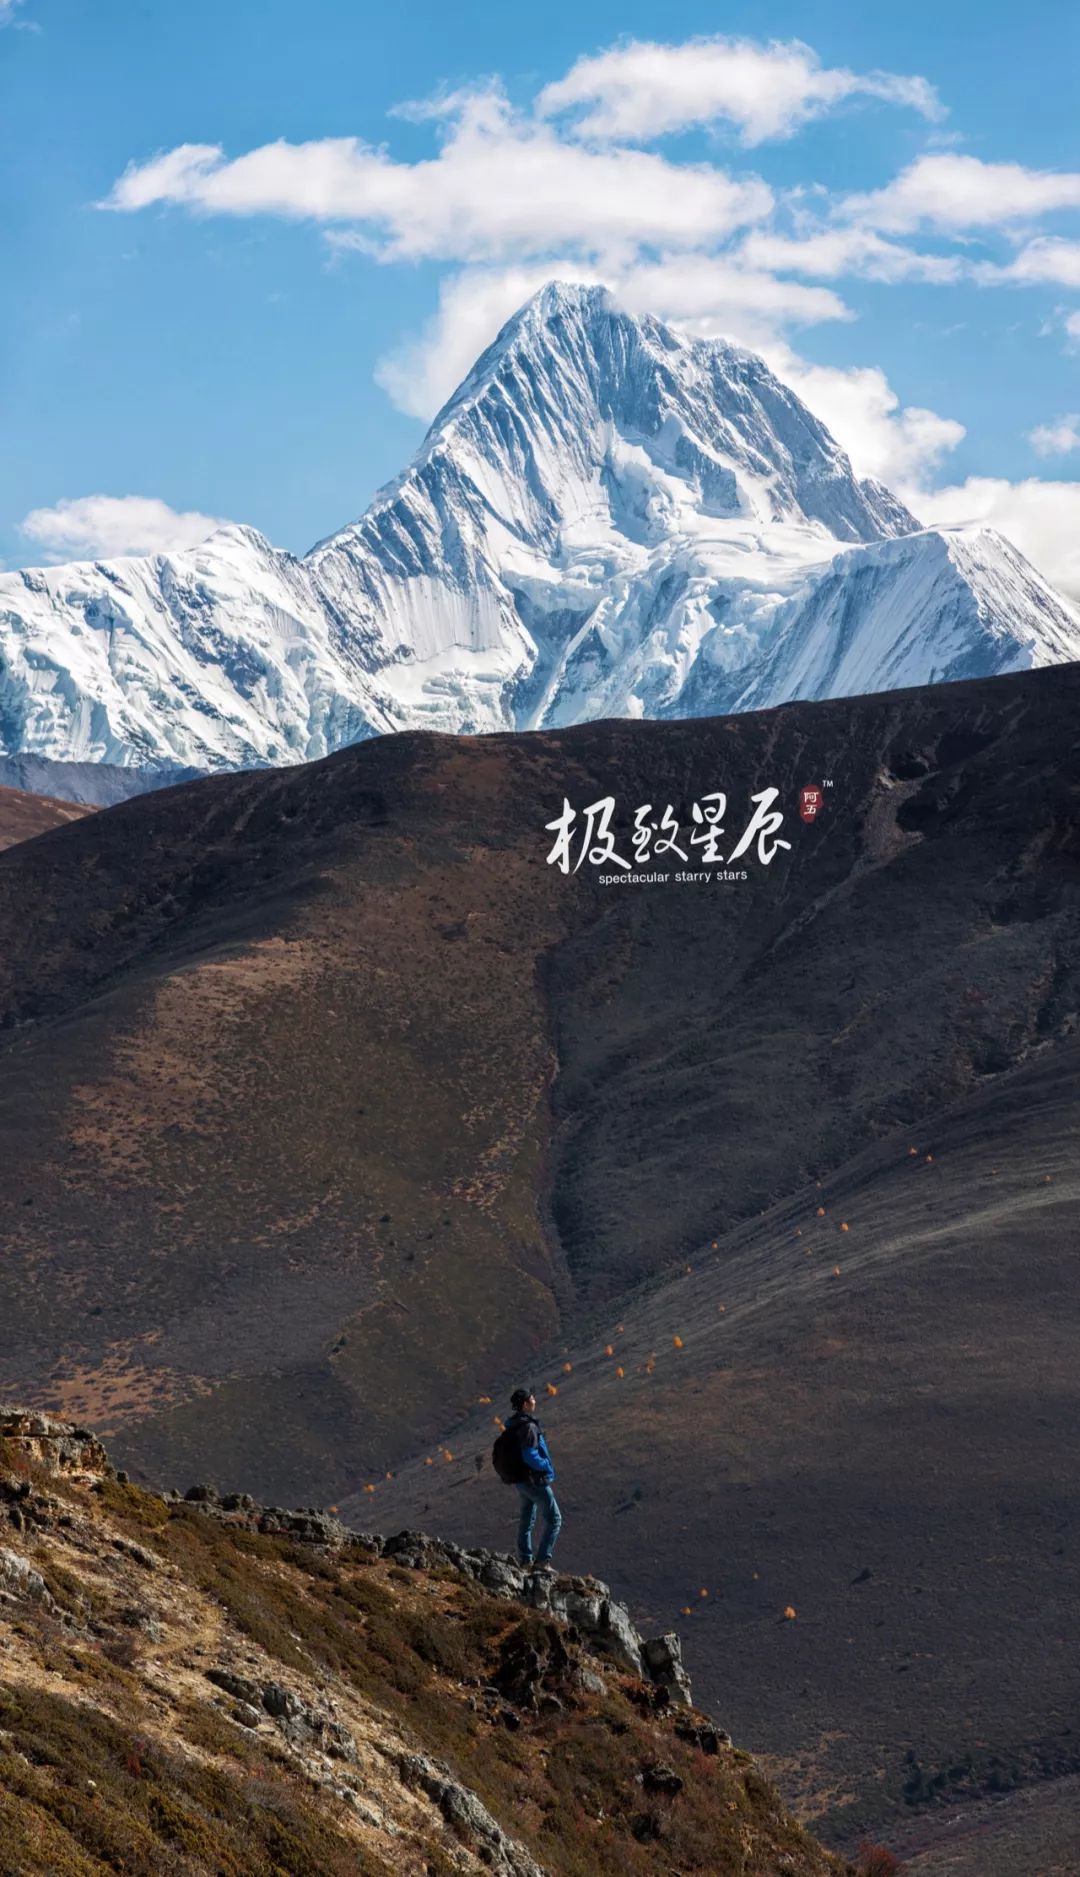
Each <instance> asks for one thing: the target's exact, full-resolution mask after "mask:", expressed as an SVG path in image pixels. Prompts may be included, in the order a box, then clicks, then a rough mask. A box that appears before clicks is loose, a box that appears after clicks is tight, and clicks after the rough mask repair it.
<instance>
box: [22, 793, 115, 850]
mask: <svg viewBox="0 0 1080 1877" xmlns="http://www.w3.org/2000/svg"><path fill="white" fill-rule="evenodd" d="M92 812H93V810H92V809H89V808H83V807H82V806H81V805H80V804H79V803H76V802H59V801H54V800H53V798H52V797H51V796H49V795H30V794H27V792H26V791H25V790H23V789H7V788H3V787H2V786H0V850H3V849H4V848H5V847H14V846H15V845H16V843H17V842H19V841H32V840H33V838H34V836H35V834H47V833H48V831H49V829H50V828H59V827H62V826H63V825H64V823H65V822H67V821H81V820H82V818H83V816H84V815H87V814H91V813H92Z"/></svg>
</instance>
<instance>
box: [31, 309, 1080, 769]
mask: <svg viewBox="0 0 1080 1877" xmlns="http://www.w3.org/2000/svg"><path fill="white" fill-rule="evenodd" d="M1077 658H1080V616H1078V615H1077V613H1076V612H1075V611H1074V609H1073V608H1072V607H1071V606H1070V605H1069V604H1068V603H1067V602H1066V601H1065V600H1063V599H1062V598H1060V597H1059V596H1058V595H1057V594H1056V593H1055V592H1054V591H1053V589H1052V588H1051V587H1050V586H1049V585H1048V584H1047V583H1046V582H1045V581H1044V580H1043V579H1042V578H1041V576H1040V575H1039V574H1038V573H1036V571H1035V570H1034V568H1032V567H1031V566H1029V565H1028V563H1027V562H1025V561H1024V559H1023V557H1022V556H1021V555H1020V554H1018V553H1017V552H1016V550H1015V549H1014V548H1012V547H1011V546H1010V545H1009V544H1008V543H1007V542H1005V541H1003V540H1002V539H1001V538H1000V536H998V535H996V534H994V533H993V532H992V531H991V530H988V529H948V530H945V529H930V530H924V529H922V528H920V525H919V523H918V522H917V520H916V519H915V517H914V516H912V515H911V514H909V512H908V511H907V509H905V508H904V507H903V505H902V504H901V503H900V502H898V501H897V500H896V498H895V497H894V496H892V495H891V494H890V493H889V491H888V490H887V489H885V488H883V487H882V486H881V485H880V484H879V483H875V482H872V481H860V480H859V479H858V478H857V477H856V476H855V475H854V473H853V471H852V468H851V464H850V462H849V461H848V458H847V457H846V456H845V454H844V452H843V451H842V450H841V449H840V447H839V446H838V444H837V443H836V442H835V440H834V439H833V437H832V436H830V434H829V432H828V431H827V430H826V429H825V427H824V425H823V424H821V423H820V422H819V421H818V420H817V418H815V417H814V416H813V415H812V414H811V412H810V411H808V410H807V408H806V406H805V405H804V404H803V403H802V402H801V401H800V399H799V398H798V397H796V396H795V394H794V392H792V391H791V390H790V389H789V388H788V387H787V386H785V385H784V384H782V383H781V382H780V380H779V379H777V378H776V377H775V376H774V375H773V373H772V372H770V371H769V369H768V368H767V366H766V365H765V364H764V363H763V361H762V360H761V359H759V358H756V357H755V356H754V355H753V354H751V353H748V352H745V351H742V350H741V349H740V348H738V347H736V346H733V345H730V344H728V343H727V342H726V341H723V340H704V339H691V338H687V337H684V336H682V335H680V334H678V333H676V332H675V331H674V330H673V329H672V328H670V327H668V326H665V325H664V324H663V323H662V322H661V321H660V320H657V319H654V318H652V317H649V316H644V317H635V316H632V315H630V314H628V313H626V312H624V311H622V310H621V309H620V307H619V306H618V305H617V303H616V302H615V301H614V300H613V299H612V297H611V296H610V295H609V294H608V293H607V292H606V291H605V290H604V289H603V288H599V287H577V286H564V285H562V284H559V283H552V284H550V285H549V286H547V287H545V288H544V289H543V290H542V291H541V292H540V293H538V294H537V295H536V296H535V297H534V298H533V299H531V300H530V301H529V302H528V303H527V304H526V305H525V306H524V307H523V308H522V309H521V310H520V311H519V312H518V313H516V314H515V315H514V317H513V318H512V319H511V320H510V321H509V322H508V323H507V325H506V326H505V327H504V328H503V330H502V332H501V333H500V334H499V335H498V337H497V339H496V340H495V341H494V343H493V344H492V345H491V346H489V347H488V349H487V351H486V352H484V354H483V355H482V357H481V358H480V359H479V360H478V361H477V363H476V365H475V366H474V367H473V369H472V371H471V372H470V373H469V375H468V377H467V378H466V379H465V381H464V383H463V384H462V385H461V386H460V387H459V389H458V390H457V391H456V392H455V393H454V395H453V396H452V397H451V398H450V400H449V402H448V403H447V404H446V405H445V406H444V407H443V409H442V410H441V411H440V412H439V414H438V416H437V417H436V419H435V421H434V423H433V424H432V426H431V429H430V430H429V432H428V435H427V437H426V438H425V440H424V443H423V445H422V447H421V449H420V451H419V452H418V454H417V456H416V458H415V459H414V461H413V462H412V464H411V465H410V466H409V467H408V468H407V469H406V470H405V471H404V473H403V474H402V475H400V476H399V477H397V478H396V479H395V480H394V481H393V482H392V483H389V484H388V485H387V486H386V487H385V488H384V489H382V490H380V492H379V493H378V494H377V495H376V497H375V498H374V500H373V502H372V503H371V505H370V507H369V508H368V510H367V511H366V513H365V514H364V515H362V516H361V517H360V519H359V520H358V521H356V522H354V523H352V524H351V525H350V526H348V527H346V528H344V529H342V530H341V531H340V532H338V533H336V534H333V535H331V536H329V537H328V538H327V539H325V540H323V541H321V542H320V543H319V544H318V545H317V546H316V547H315V548H313V549H312V550H311V552H310V553H309V554H308V555H306V556H304V557H303V558H302V559H297V558H295V557H294V556H292V555H289V554H284V553H281V552H279V551H278V550H277V549H275V548H273V547H272V546H271V545H270V543H269V542H267V541H265V540H264V539H263V537H262V536H261V535H259V534H257V533H256V532H255V530H254V529H250V528H245V527H230V528H227V529H223V530H221V531H219V532H218V533H217V534H214V535H212V536H211V537H210V539H209V540H208V541H206V542H204V543H203V544H202V545H201V546H200V547H199V548H197V549H194V550H192V551H189V552H185V553H179V554H175V555H154V556H150V557H146V558H141V559H134V558H133V559H127V560H116V561H112V562H99V563H79V564H75V565H71V566H67V567H56V568H49V569H45V570H33V571H25V572H22V573H11V574H6V575H3V576H0V751H5V750H6V751H8V752H15V751H31V752H33V753H34V754H36V755H43V756H50V757H54V758H62V759H65V760H69V761H71V760H75V761H85V760H97V761H107V762H112V763H116V762H119V763H125V764H132V763H161V764H181V763H182V764H191V765H194V766H199V767H204V768H214V767H221V766H232V765H238V764H245V763H266V762H273V763H278V762H290V761H302V760H306V759H310V758H313V757H316V756H320V755H323V754H325V753H326V752H327V751H329V750H331V749H334V748H337V747H339V746H340V745H341V744H343V743H347V742H351V741H355V740H356V739H358V738H360V737H363V736H365V735H370V734H373V733H377V732H382V731H388V730H396V729H404V728H416V727H429V728H433V729H439V730H447V731H472V732H475V731H485V730H499V729H529V728H534V727H539V726H541V725H562V724H567V723H573V722H578V721H581V720H584V719H587V718H592V717H598V716H613V715H614V716H649V717H653V716H663V717H666V716H702V715H710V714H715V713H721V712H728V711H736V710H741V709H749V708H762V707H764V706H767V705H772V704H778V703H783V702H786V701H788V700H789V699H792V698H796V697H801V698H816V697H835V696H843V695H847V694H852V693H856V692H866V691H876V690H886V689H892V688H895V687H898V686H901V685H914V684H926V683H931V682H935V681H941V680H946V679H953V678H964V677H977V676H987V675H990V674H993V673H996V672H1004V671H1014V670H1019V669H1023V668H1026V667H1028V666H1031V665H1043V664H1051V663H1057V662H1060V661H1063V660H1071V659H1077Z"/></svg>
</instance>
